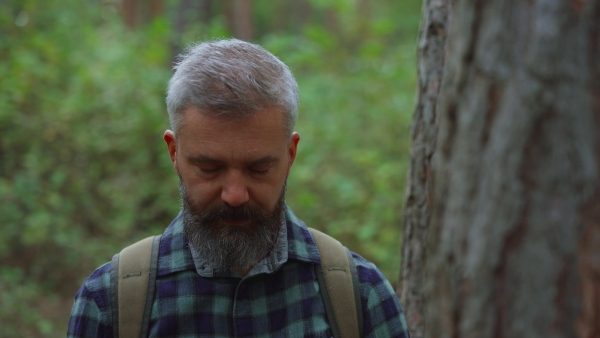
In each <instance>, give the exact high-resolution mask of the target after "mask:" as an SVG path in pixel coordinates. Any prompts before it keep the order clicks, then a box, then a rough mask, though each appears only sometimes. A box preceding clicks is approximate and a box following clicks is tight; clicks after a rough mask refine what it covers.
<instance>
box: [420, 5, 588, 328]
mask: <svg viewBox="0 0 600 338" xmlns="http://www.w3.org/2000/svg"><path fill="white" fill-rule="evenodd" d="M453 6H454V7H453V10H452V22H451V24H450V30H449V34H448V41H447V57H446V60H445V70H444V79H443V85H442V88H441V90H440V93H439V97H438V101H437V106H436V110H435V111H436V114H437V118H438V123H439V124H438V128H439V129H438V138H437V144H436V150H435V154H434V157H433V164H432V167H433V185H432V187H433V189H432V190H431V194H432V195H431V197H432V202H431V203H432V204H431V219H430V222H429V225H430V227H429V234H428V241H427V249H428V253H427V257H426V260H427V264H426V274H427V279H426V286H425V296H426V298H425V299H426V303H427V309H426V315H425V319H426V323H427V326H426V331H425V332H426V333H425V336H427V337H467V338H468V337H478V338H481V337H484V338H485V337H494V338H501V337H582V338H583V337H585V338H592V337H600V189H599V183H600V169H599V168H600V62H599V61H600V34H599V30H600V29H599V27H598V23H599V22H600V0H587V1H583V0H581V1H578V0H575V1H564V0H530V1H522V0H457V1H456V3H455V4H454V5H453ZM413 179H414V178H413ZM417 179H418V178H417ZM418 217H424V218H426V216H418ZM424 224H426V223H424ZM409 240H410V239H409ZM408 254H409V255H410V252H409V253H408ZM409 259H410V257H409ZM415 268H416V267H413V268H412V270H411V271H415ZM409 273H412V272H409ZM408 298H410V297H408ZM409 318H410V313H409ZM409 321H410V319H409Z"/></svg>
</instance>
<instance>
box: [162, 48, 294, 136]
mask: <svg viewBox="0 0 600 338" xmlns="http://www.w3.org/2000/svg"><path fill="white" fill-rule="evenodd" d="M174 69H175V74H173V77H172V78H171V80H170V81H169V88H168V90H167V110H168V113H169V122H170V123H171V129H172V130H173V131H174V132H175V134H177V132H178V131H180V130H181V127H182V126H181V121H182V115H183V111H184V110H185V109H186V108H187V107H189V106H192V105H193V106H196V107H198V108H200V109H203V110H206V111H207V112H208V113H210V114H215V115H224V116H230V117H232V118H236V117H237V118H241V117H245V116H249V115H251V114H252V113H254V112H256V111H259V110H262V109H265V108H268V107H279V108H281V109H282V111H283V113H284V121H285V126H284V127H285V128H286V132H288V134H290V135H291V133H292V132H293V130H294V125H295V124H296V119H297V118H298V84H297V83H296V80H295V79H294V76H293V75H292V72H291V71H290V69H289V68H288V67H287V66H286V65H285V64H284V63H283V62H281V60H279V59H278V58H277V57H276V56H274V55H273V54H271V53H269V52H268V51H267V50H265V49H264V48H262V47H261V46H258V45H255V44H252V43H248V42H244V41H241V40H236V39H230V40H217V41H211V42H204V43H200V44H197V45H194V46H191V47H190V48H188V50H187V51H186V52H185V53H184V54H183V55H181V56H180V59H179V62H178V63H177V64H176V65H175V67H174Z"/></svg>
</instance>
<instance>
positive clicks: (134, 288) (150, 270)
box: [110, 228, 363, 338]
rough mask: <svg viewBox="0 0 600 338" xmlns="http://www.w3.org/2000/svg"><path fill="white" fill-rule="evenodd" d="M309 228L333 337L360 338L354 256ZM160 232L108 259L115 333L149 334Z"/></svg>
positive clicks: (125, 334)
mask: <svg viewBox="0 0 600 338" xmlns="http://www.w3.org/2000/svg"><path fill="white" fill-rule="evenodd" d="M309 230H310V232H311V234H312V236H313V238H314V239H315V242H316V244H317V248H318V250H319V254H320V255H321V264H320V265H317V266H316V267H315V272H316V275H317V280H318V283H319V289H320V290H321V297H322V299H323V303H324V304H325V311H326V313H327V318H328V320H329V323H330V326H331V330H332V332H333V336H334V337H335V338H351V337H353V338H354V337H359V336H360V333H361V332H362V330H363V316H362V307H361V300H360V288H359V282H358V275H357V272H356V266H355V264H354V259H353V258H352V255H351V254H350V251H348V249H347V248H345V247H344V246H343V245H342V244H341V243H340V242H339V241H337V240H336V239H334V238H333V237H330V236H329V235H326V234H324V233H322V232H320V231H318V230H315V229H312V228H309ZM160 237H161V236H151V237H148V238H145V239H143V240H141V241H139V242H137V243H134V244H132V245H130V246H128V247H126V248H125V249H123V250H121V252H120V253H118V254H116V255H114V257H113V259H112V261H111V270H110V271H111V272H110V288H111V304H112V324H113V334H114V337H115V338H118V337H123V338H125V337H147V336H148V328H149V321H150V311H151V310H152V303H153V301H154V289H155V281H156V270H157V268H158V247H159V243H160Z"/></svg>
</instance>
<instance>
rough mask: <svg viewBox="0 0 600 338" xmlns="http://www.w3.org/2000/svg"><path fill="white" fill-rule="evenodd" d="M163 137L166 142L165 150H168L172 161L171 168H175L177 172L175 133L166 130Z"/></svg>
mask: <svg viewBox="0 0 600 338" xmlns="http://www.w3.org/2000/svg"><path fill="white" fill-rule="evenodd" d="M163 139H164V140H165V143H166V144H167V150H168V151H169V157H171V162H173V168H174V169H175V172H176V173H177V174H179V168H178V167H177V140H176V139H175V133H174V132H173V131H171V130H167V131H165V134H164V135H163Z"/></svg>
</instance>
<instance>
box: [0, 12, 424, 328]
mask: <svg viewBox="0 0 600 338" xmlns="http://www.w3.org/2000/svg"><path fill="white" fill-rule="evenodd" d="M420 10H421V1H419V0H408V1H392V0H382V1H373V2H370V1H367V0H327V1H323V0H295V1H293V2H290V1H284V0H269V1H267V0H262V1H260V0H253V1H250V0H238V1H223V2H222V1H210V0H204V1H189V0H164V1H157V0H153V1H148V2H145V1H132V0H123V1H122V2H119V1H100V0H88V1H76V0H60V1H59V0H49V1H33V0H24V1H22V0H8V1H4V2H3V4H2V5H0V31H1V35H0V60H1V62H0V79H1V80H0V135H1V136H0V226H1V227H2V231H1V232H0V234H1V236H0V289H1V290H3V292H2V293H0V322H1V323H2V324H1V326H2V329H1V330H0V337H17V336H19V337H36V336H40V337H42V336H43V337H60V336H64V333H65V332H66V326H67V322H68V316H69V313H70V310H71V306H72V302H73V296H74V294H75V292H76V291H77V288H78V287H79V286H80V284H81V282H82V281H83V279H84V278H85V277H87V276H88V275H89V274H90V273H91V272H92V271H93V270H94V268H96V267H97V266H99V265H100V264H103V263H104V262H107V261H109V260H110V258H111V257H112V255H113V254H114V253H116V252H118V251H119V250H120V249H121V248H122V247H124V246H126V245H127V244H130V243H132V242H134V241H136V240H138V239H141V238H143V237H145V236H148V235H151V234H159V233H161V232H162V231H163V229H164V228H165V227H166V225H167V224H168V223H169V222H170V220H171V219H172V218H173V217H174V216H175V215H176V214H177V212H178V210H179V208H180V200H179V192H178V189H177V178H176V175H175V174H174V173H173V170H172V167H171V164H170V161H169V159H168V155H167V152H166V147H165V145H164V143H163V141H162V133H163V132H164V130H165V129H167V128H168V119H167V114H166V109H165V104H164V97H165V89H166V84H167V82H168V79H169V78H170V76H171V67H172V64H173V61H174V60H175V57H176V56H177V55H178V54H179V53H180V52H181V51H183V50H184V49H185V46H187V45H189V44H190V43H193V42H197V41H201V40H209V39H214V38H224V37H230V36H237V37H240V38H244V39H247V40H251V41H253V42H256V43H258V44H261V45H263V46H264V47H265V48H267V49H268V50H269V51H271V52H273V53H274V54H275V55H277V56H278V57H279V58H280V59H282V60H283V61H284V62H285V63H286V64H287V65H289V66H290V68H291V69H292V71H293V73H294V75H295V77H296V79H297V81H298V83H299V86H300V109H299V110H300V115H299V120H298V123H297V130H298V131H299V132H300V134H301V136H302V140H301V143H300V147H299V154H298V158H297V162H296V165H295V166H294V169H293V171H292V174H291V175H290V178H289V182H288V195H287V202H288V204H289V205H290V206H291V208H292V209H294V211H295V212H296V214H297V215H299V217H300V218H302V219H303V220H304V221H305V222H306V223H307V224H308V225H310V226H313V227H315V228H318V229H323V230H325V231H326V232H327V233H329V234H331V235H333V236H335V237H337V238H338V239H340V240H341V241H342V242H343V243H344V244H345V245H347V246H348V247H349V248H350V249H351V250H353V251H356V252H358V253H360V254H361V255H363V256H364V257H366V258H367V259H369V260H371V261H373V262H375V263H376V264H377V265H378V266H379V267H380V268H381V270H382V271H383V272H384V274H385V275H386V276H387V278H388V279H389V280H390V281H391V282H392V284H394V286H395V285H396V283H397V281H398V273H399V266H400V239H401V223H402V221H401V220H402V206H403V203H404V186H405V179H406V171H407V169H408V156H409V129H410V119H411V113H412V110H413V106H414V97H415V88H416V41H417V40H416V39H417V32H418V25H419V19H420Z"/></svg>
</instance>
